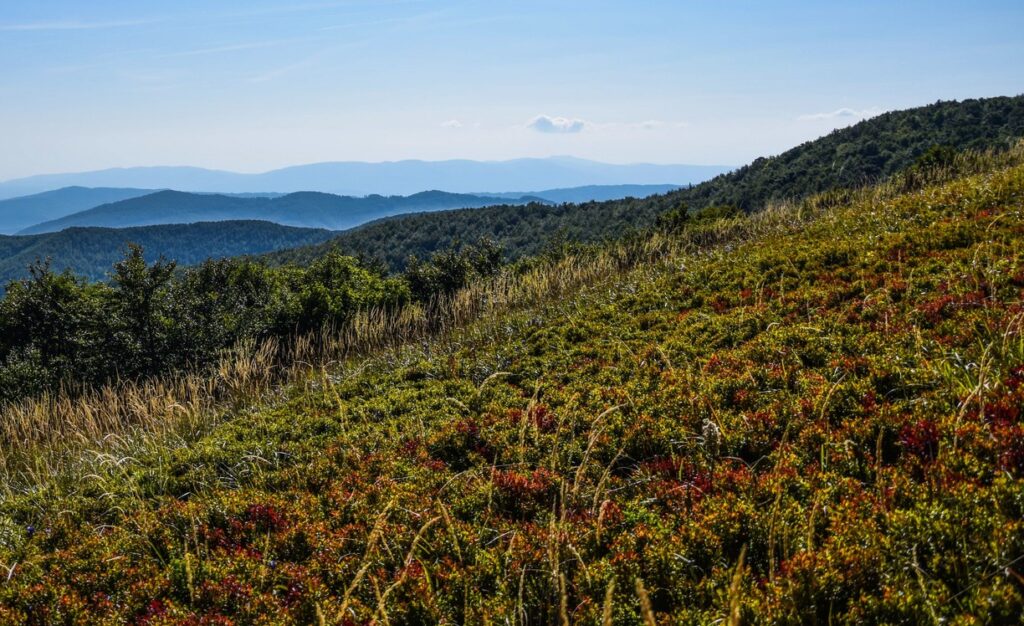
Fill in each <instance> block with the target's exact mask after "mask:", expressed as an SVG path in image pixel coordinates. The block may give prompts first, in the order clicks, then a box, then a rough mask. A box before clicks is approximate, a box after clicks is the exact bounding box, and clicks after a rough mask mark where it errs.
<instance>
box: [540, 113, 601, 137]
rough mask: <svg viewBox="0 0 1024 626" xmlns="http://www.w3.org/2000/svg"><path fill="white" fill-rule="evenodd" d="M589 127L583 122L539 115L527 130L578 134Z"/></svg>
mask: <svg viewBox="0 0 1024 626" xmlns="http://www.w3.org/2000/svg"><path fill="white" fill-rule="evenodd" d="M587 126H588V124H587V122H584V121H583V120H579V119H569V118H567V117H549V116H547V115H538V116H537V117H535V118H533V119H532V120H530V121H529V122H527V124H526V127H527V128H531V129H533V130H535V131H537V132H539V133H578V132H580V131H582V130H583V129H584V128H586V127H587Z"/></svg>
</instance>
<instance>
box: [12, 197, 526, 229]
mask: <svg viewBox="0 0 1024 626" xmlns="http://www.w3.org/2000/svg"><path fill="white" fill-rule="evenodd" d="M530 200H536V199H535V198H534V199H531V198H523V199H516V200H511V201H510V200H501V199H498V198H489V197H485V196H471V195H466V194H452V193H447V192H443V191H424V192H421V193H417V194H413V195H411V196H392V197H384V196H367V197H365V198H352V197H349V196H335V195H332V194H327V193H319V192H313V191H303V192H298V193H290V194H287V195H283V196H276V197H239V196H227V195H220V194H199V193H186V192H182V191H157V192H155V193H151V194H148V195H145V196H139V197H135V198H129V199H127V200H120V201H117V202H111V203H109V204H103V205H100V206H98V207H94V208H91V209H87V210H85V211H79V212H78V213H72V214H71V215H67V216H65V217H62V218H59V219H56V220H51V221H49V222H43V223H41V224H36V225H34V226H31V227H29V228H26V229H23V230H22V231H20V232H19V233H18V234H22V235H29V234H38V233H46V232H56V231H59V230H63V229H65V228H70V227H72V226H104V227H109V228H124V227H130V226H153V225H157V224H191V223H194V222H220V221H225V220H264V221H268V222H274V223H276V224H283V225H285V226H300V227H304V228H326V229H330V230H343V229H346V228H352V227H353V226H358V225H359V224H362V223H365V222H368V221H370V220H373V219H377V218H381V217H388V216H391V215H397V214H400V213H417V212H422V211H437V210H442V209H453V208H473V207H482V206H487V205H491V204H498V203H505V204H522V203H526V202H529V201H530Z"/></svg>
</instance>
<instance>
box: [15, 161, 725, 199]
mask: <svg viewBox="0 0 1024 626" xmlns="http://www.w3.org/2000/svg"><path fill="white" fill-rule="evenodd" d="M730 169H732V168H731V167H727V166H719V165H655V164H650V163H636V164H627V165H618V164H610V163H600V162H597V161H589V160H586V159H577V158H573V157H550V158H545V159H514V160H510V161H470V160H451V161H415V160H413V161H388V162H381V163H365V162H355V161H348V162H335V163H314V164H310V165H298V166H294V167H287V168H284V169H279V170H273V171H270V172H264V173H262V174H240V173H237V172H226V171H220V170H208V169H202V168H196V167H132V168H120V169H108V170H99V171H94V172H81V173H71V174H44V175H40V176H31V177H28V178H20V179H16V180H9V181H6V182H3V183H0V199H4V198H13V197H16V196H24V195H29V194H36V193H40V192H43V191H51V190H54V189H60V188H62V187H73V186H80V187H121V188H123V187H132V188H140V189H176V190H179V191H198V192H226V193H242V192H256V193H264V192H277V193H290V192H296V191H320V192H324V193H335V194H343V195H351V196H365V195H370V194H381V195H385V196H390V195H410V194H414V193H417V192H420V191H423V190H425V189H443V190H445V191H449V192H452V193H476V192H479V190H481V189H493V190H498V191H509V190H515V189H558V188H566V187H582V186H587V185H622V184H631V185H637V184H640V185H648V184H656V185H665V184H674V185H688V184H691V183H698V182H701V181H704V180H707V179H709V178H712V177H714V176H716V175H718V174H721V173H723V172H726V171H728V170H730Z"/></svg>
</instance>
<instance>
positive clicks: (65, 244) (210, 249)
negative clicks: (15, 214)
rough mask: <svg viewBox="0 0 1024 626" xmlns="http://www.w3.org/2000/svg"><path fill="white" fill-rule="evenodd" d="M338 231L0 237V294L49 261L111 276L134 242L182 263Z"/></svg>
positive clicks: (152, 230)
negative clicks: (35, 265)
mask: <svg viewBox="0 0 1024 626" xmlns="http://www.w3.org/2000/svg"><path fill="white" fill-rule="evenodd" d="M333 236H334V232H333V231H329V230H321V229H311V228H292V227H289V226H280V225H278V224H271V223H269V222H258V221H233V222H218V223H209V222H206V223H199V224H170V225H163V226H145V227H140V228H121V229H115V228H69V229H66V230H62V231H60V232H58V233H46V234H41V235H27V236H16V237H5V236H0V292H2V290H3V288H4V287H5V286H6V285H7V283H8V282H9V281H11V280H14V279H18V278H22V277H25V276H27V275H28V269H27V268H28V266H29V265H30V264H32V263H33V262H35V261H37V260H44V259H47V258H49V259H50V260H51V267H52V268H53V269H55V270H57V271H63V270H65V269H69V270H71V271H72V272H74V273H75V274H76V275H79V276H82V277H84V278H88V279H90V280H100V279H103V278H105V277H106V275H107V273H108V272H109V271H110V268H111V267H112V266H113V265H114V263H115V262H117V261H118V260H120V259H121V258H122V256H123V255H124V251H125V248H126V246H127V244H128V243H129V242H131V243H136V244H139V245H141V246H143V248H145V250H146V257H147V258H148V259H150V260H154V259H156V258H158V257H159V256H161V255H163V256H166V257H167V258H168V259H171V260H174V261H177V262H178V263H179V264H181V265H191V264H194V263H199V262H201V261H204V260H205V259H207V258H222V257H231V256H240V255H249V254H261V253H264V252H269V251H272V250H280V249H282V248H289V247H294V246H303V245H308V244H313V243H318V242H322V241H325V240H327V239H329V238H331V237H333Z"/></svg>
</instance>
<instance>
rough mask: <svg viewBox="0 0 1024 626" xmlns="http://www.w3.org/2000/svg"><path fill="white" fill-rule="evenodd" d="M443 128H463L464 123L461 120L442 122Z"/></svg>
mask: <svg viewBox="0 0 1024 626" xmlns="http://www.w3.org/2000/svg"><path fill="white" fill-rule="evenodd" d="M441 126H442V127H443V128H462V122H460V121H459V120H448V121H446V122H441Z"/></svg>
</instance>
